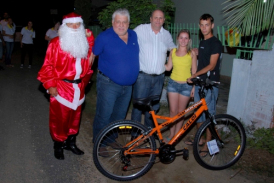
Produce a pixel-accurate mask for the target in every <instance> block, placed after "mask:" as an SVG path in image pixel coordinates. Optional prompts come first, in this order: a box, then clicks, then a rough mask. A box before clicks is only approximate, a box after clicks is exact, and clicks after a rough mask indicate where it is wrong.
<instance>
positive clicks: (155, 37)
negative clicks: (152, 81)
mask: <svg viewBox="0 0 274 183" xmlns="http://www.w3.org/2000/svg"><path fill="white" fill-rule="evenodd" d="M134 31H135V32H136V33H137V37H138V43H139V48H140V53H139V62H140V71H143V72H145V73H147V74H162V73H164V72H165V63H166V57H167V51H168V50H171V49H172V48H176V45H175V44H174V43H173V39H172V37H171V34H170V33H169V32H168V31H167V30H165V29H164V28H163V27H162V28H161V30H160V32H158V33H157V34H155V33H154V32H153V30H152V28H151V24H141V25H139V26H137V27H136V28H135V29H134Z"/></svg>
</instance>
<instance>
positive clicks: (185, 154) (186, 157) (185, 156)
mask: <svg viewBox="0 0 274 183" xmlns="http://www.w3.org/2000/svg"><path fill="white" fill-rule="evenodd" d="M188 158H189V150H188V149H187V148H184V149H183V159H184V160H188Z"/></svg>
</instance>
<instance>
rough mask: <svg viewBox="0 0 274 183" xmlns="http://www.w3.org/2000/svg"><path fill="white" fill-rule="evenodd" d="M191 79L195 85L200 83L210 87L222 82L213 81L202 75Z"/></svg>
mask: <svg viewBox="0 0 274 183" xmlns="http://www.w3.org/2000/svg"><path fill="white" fill-rule="evenodd" d="M191 81H192V82H193V84H195V85H199V86H201V87H202V86H204V87H208V86H214V85H219V84H220V82H218V81H211V80H210V79H208V78H206V80H204V79H201V78H200V77H196V78H191Z"/></svg>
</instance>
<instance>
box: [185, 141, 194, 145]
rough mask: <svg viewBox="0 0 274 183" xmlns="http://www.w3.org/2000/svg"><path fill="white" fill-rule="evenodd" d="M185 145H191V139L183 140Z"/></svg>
mask: <svg viewBox="0 0 274 183" xmlns="http://www.w3.org/2000/svg"><path fill="white" fill-rule="evenodd" d="M185 144H186V145H189V146H192V145H193V140H187V141H185Z"/></svg>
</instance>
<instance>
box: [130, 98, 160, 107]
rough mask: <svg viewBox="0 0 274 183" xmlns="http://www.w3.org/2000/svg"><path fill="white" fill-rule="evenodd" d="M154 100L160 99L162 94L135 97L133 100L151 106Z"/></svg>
mask: <svg viewBox="0 0 274 183" xmlns="http://www.w3.org/2000/svg"><path fill="white" fill-rule="evenodd" d="M154 100H160V95H154V96H149V97H147V98H136V99H133V100H132V102H133V104H138V105H146V106H150V105H151V102H152V101H154Z"/></svg>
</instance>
